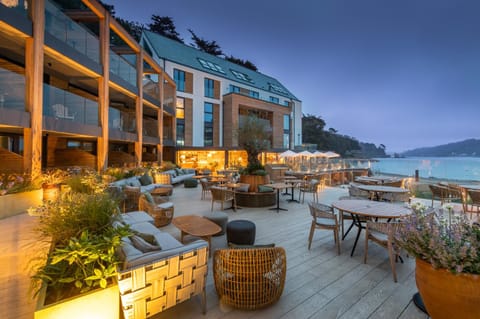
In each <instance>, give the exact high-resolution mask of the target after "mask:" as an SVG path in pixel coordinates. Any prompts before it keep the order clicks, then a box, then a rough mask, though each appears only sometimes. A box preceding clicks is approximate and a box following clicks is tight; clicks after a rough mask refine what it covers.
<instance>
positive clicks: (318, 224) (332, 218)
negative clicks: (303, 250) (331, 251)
mask: <svg viewBox="0 0 480 319" xmlns="http://www.w3.org/2000/svg"><path fill="white" fill-rule="evenodd" d="M308 207H309V208H310V215H311V216H312V224H311V226H310V234H309V235H308V249H310V247H311V245H312V239H313V233H314V232H315V229H327V230H332V231H333V238H334V240H335V244H336V245H337V254H338V255H340V239H339V235H338V234H339V230H340V225H339V223H338V220H337V216H336V215H335V213H334V212H333V209H332V207H330V206H327V205H324V204H320V203H315V202H310V203H308Z"/></svg>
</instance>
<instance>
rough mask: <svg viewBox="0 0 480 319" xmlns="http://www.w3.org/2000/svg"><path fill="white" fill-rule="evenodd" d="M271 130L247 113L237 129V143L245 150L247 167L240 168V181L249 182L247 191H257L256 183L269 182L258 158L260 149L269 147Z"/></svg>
mask: <svg viewBox="0 0 480 319" xmlns="http://www.w3.org/2000/svg"><path fill="white" fill-rule="evenodd" d="M271 133H272V130H271V127H270V126H265V123H264V121H261V120H260V119H259V118H258V117H256V116H254V115H249V116H247V117H246V118H245V120H244V121H243V125H242V126H241V127H240V128H239V129H238V144H239V146H240V147H242V148H243V149H245V151H246V152H247V163H248V164H247V167H245V168H243V169H241V170H240V171H239V173H240V182H242V183H247V184H250V187H249V191H250V192H257V187H258V185H262V184H267V183H269V182H270V177H269V176H268V174H267V172H266V171H265V168H264V167H263V165H262V163H261V162H260V160H259V159H258V156H259V155H260V153H261V152H262V151H266V150H268V149H269V148H270V137H271V135H272V134H271Z"/></svg>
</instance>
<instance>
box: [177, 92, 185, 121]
mask: <svg viewBox="0 0 480 319" xmlns="http://www.w3.org/2000/svg"><path fill="white" fill-rule="evenodd" d="M175 116H176V117H177V119H184V118H185V99H184V98H182V97H177V106H176V112H175Z"/></svg>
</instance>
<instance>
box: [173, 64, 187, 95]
mask: <svg viewBox="0 0 480 319" xmlns="http://www.w3.org/2000/svg"><path fill="white" fill-rule="evenodd" d="M173 79H174V80H175V84H176V85H177V91H180V92H185V71H182V70H177V69H173Z"/></svg>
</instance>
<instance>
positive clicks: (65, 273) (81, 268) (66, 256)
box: [32, 175, 130, 318]
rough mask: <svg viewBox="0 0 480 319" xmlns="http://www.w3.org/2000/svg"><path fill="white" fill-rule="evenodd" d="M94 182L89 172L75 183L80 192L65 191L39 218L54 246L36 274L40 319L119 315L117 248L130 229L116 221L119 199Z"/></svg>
mask: <svg viewBox="0 0 480 319" xmlns="http://www.w3.org/2000/svg"><path fill="white" fill-rule="evenodd" d="M92 181H93V180H92V176H91V175H87V176H86V177H85V178H84V179H82V180H81V181H80V182H83V183H78V181H77V182H75V183H71V185H72V186H73V185H76V186H73V187H72V188H73V189H76V190H77V191H71V192H67V193H63V194H61V195H60V196H59V197H58V198H57V199H56V200H55V201H53V202H50V203H49V205H48V209H47V211H46V212H44V214H42V215H41V216H40V217H39V226H38V229H37V231H38V233H39V235H40V237H41V238H42V239H44V240H48V241H50V242H51V249H50V252H49V254H48V256H47V257H46V262H45V263H43V264H41V265H40V266H39V267H38V268H37V269H35V273H34V275H33V276H32V280H33V284H34V287H36V289H35V293H36V295H38V302H37V309H36V311H35V318H52V317H56V318H57V317H58V318H60V317H67V316H69V317H71V315H72V314H76V315H79V316H81V317H84V318H89V317H92V316H99V315H100V316H101V317H102V318H118V315H119V301H118V300H119V292H118V287H117V285H116V282H115V278H116V270H117V265H118V263H119V259H118V256H117V254H116V249H117V247H119V246H120V244H121V238H122V237H123V236H127V235H129V234H130V231H129V230H128V228H122V227H119V228H117V227H113V226H112V220H113V219H114V217H115V215H116V214H118V203H117V202H116V200H115V199H114V198H112V197H111V196H110V195H109V194H108V193H107V192H100V191H99V187H92V185H91V184H92ZM80 186H87V187H80ZM78 190H80V191H78ZM43 260H44V259H43ZM94 302H99V304H96V305H95V304H94Z"/></svg>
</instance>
